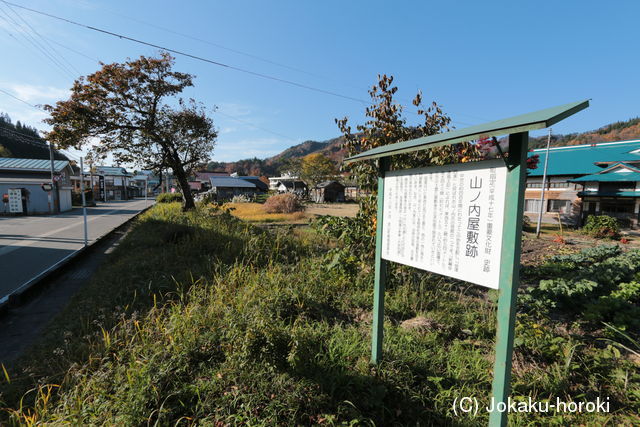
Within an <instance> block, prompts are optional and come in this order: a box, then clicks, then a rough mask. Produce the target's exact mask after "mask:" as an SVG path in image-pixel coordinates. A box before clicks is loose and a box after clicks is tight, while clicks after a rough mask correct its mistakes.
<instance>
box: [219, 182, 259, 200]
mask: <svg viewBox="0 0 640 427" xmlns="http://www.w3.org/2000/svg"><path fill="white" fill-rule="evenodd" d="M209 182H210V183H211V192H213V193H214V194H215V198H216V200H217V201H225V200H231V199H233V197H234V196H240V195H243V196H247V197H248V198H251V199H252V198H254V197H255V196H256V194H258V193H259V192H260V190H259V189H258V187H256V185H255V184H254V183H252V182H249V181H246V180H244V179H240V178H236V177H231V176H214V177H211V178H209Z"/></svg>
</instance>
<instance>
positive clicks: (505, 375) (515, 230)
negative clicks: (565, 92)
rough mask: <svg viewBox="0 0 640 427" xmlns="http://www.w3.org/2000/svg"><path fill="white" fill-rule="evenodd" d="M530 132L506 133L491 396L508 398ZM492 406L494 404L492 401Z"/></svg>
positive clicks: (496, 420) (494, 421) (497, 422)
mask: <svg viewBox="0 0 640 427" xmlns="http://www.w3.org/2000/svg"><path fill="white" fill-rule="evenodd" d="M528 143H529V132H520V133H514V134H510V135H509V157H507V158H506V159H505V160H506V161H507V163H508V166H510V167H508V168H507V183H506V184H507V185H506V187H507V188H506V194H505V212H504V227H503V229H502V254H501V257H500V285H499V288H498V292H499V296H498V312H497V327H496V348H495V364H494V368H493V387H492V398H493V399H494V402H495V403H496V404H497V403H498V402H505V403H506V402H507V400H508V397H509V393H510V384H511V362H512V360H511V359H512V356H513V338H514V335H515V322H516V311H517V307H516V302H517V296H518V287H519V286H520V252H521V242H522V216H523V210H524V206H523V204H524V191H525V183H526V178H527V151H528ZM494 407H495V405H494ZM507 415H508V413H507V411H502V412H498V411H493V412H491V413H490V415H489V426H492V427H497V426H506V425H507Z"/></svg>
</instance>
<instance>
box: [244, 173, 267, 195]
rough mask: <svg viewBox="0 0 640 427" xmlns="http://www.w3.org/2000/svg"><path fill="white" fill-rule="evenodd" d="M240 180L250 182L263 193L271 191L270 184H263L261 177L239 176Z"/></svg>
mask: <svg viewBox="0 0 640 427" xmlns="http://www.w3.org/2000/svg"><path fill="white" fill-rule="evenodd" d="M238 178H240V179H243V180H245V181H249V182H250V183H252V184H253V185H255V186H256V188H258V189H259V190H261V191H267V190H269V184H265V183H264V182H262V181H261V180H260V177H259V176H239V177H238Z"/></svg>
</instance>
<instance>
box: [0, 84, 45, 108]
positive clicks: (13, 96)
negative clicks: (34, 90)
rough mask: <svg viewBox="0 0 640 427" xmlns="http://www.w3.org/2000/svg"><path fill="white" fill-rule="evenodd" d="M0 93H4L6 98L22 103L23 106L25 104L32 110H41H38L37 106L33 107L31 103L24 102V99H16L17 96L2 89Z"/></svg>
mask: <svg viewBox="0 0 640 427" xmlns="http://www.w3.org/2000/svg"><path fill="white" fill-rule="evenodd" d="M0 92H2V93H4V94H5V95H7V96H10V97H12V98H13V99H15V100H17V101H20V102H22V103H24V104H27V105H28V106H29V107H33V108H35V109H37V110H41V108H39V107H38V106H37V105H33V104H32V103H30V102H28V101H25V100H24V99H20V98H18V97H17V96H15V95H12V94H11V93H9V92H7V91H6V90H4V89H0Z"/></svg>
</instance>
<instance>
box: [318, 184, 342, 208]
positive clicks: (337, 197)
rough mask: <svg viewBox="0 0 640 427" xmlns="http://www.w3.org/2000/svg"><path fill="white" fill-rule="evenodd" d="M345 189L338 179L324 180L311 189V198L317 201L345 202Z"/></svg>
mask: <svg viewBox="0 0 640 427" xmlns="http://www.w3.org/2000/svg"><path fill="white" fill-rule="evenodd" d="M344 190H345V186H344V185H342V184H340V183H339V182H338V181H324V182H321V183H319V184H318V185H316V186H315V188H314V189H313V190H311V199H312V200H313V201H314V202H316V203H325V202H344V200H345V197H344Z"/></svg>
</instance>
